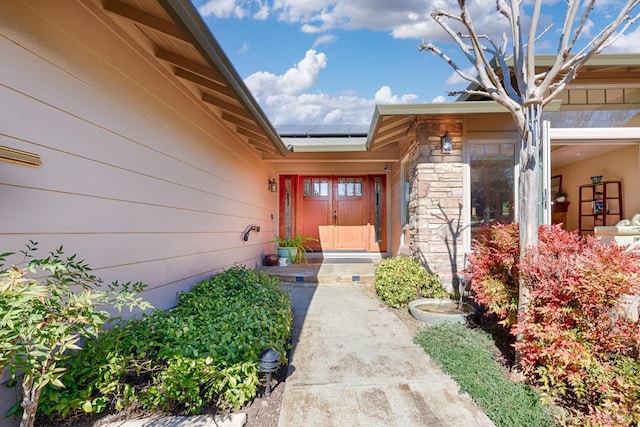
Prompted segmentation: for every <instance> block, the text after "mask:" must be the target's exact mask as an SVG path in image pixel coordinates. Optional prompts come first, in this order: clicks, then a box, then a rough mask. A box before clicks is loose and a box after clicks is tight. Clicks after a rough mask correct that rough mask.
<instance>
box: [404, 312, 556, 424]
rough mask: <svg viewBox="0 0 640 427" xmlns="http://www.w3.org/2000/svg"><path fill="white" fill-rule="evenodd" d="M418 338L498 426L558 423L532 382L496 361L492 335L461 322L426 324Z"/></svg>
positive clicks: (421, 344)
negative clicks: (517, 379) (508, 371)
mask: <svg viewBox="0 0 640 427" xmlns="http://www.w3.org/2000/svg"><path fill="white" fill-rule="evenodd" d="M414 342H415V343H416V344H418V345H420V346H421V347H422V348H423V349H424V350H425V352H427V354H428V355H429V356H430V357H431V358H432V359H433V360H434V361H435V362H437V363H439V364H440V365H441V366H442V367H443V369H444V371H445V372H446V373H447V374H449V375H450V376H451V377H452V378H453V379H454V380H455V381H456V382H457V383H458V384H459V385H460V388H461V389H462V390H463V391H464V392H466V393H468V394H469V395H470V396H471V398H472V399H473V400H474V401H475V402H476V403H477V404H478V406H480V408H482V410H483V411H484V412H485V413H486V414H487V416H488V417H489V418H490V419H491V420H492V421H493V422H494V423H495V425H496V426H497V427H502V426H504V427H514V426H540V427H542V426H555V425H556V423H555V422H554V419H553V417H552V416H551V415H550V414H549V413H548V411H547V410H546V408H545V407H543V405H542V403H541V402H540V395H539V394H538V393H537V392H536V391H535V390H534V389H533V388H532V387H530V386H527V385H524V384H518V383H515V382H513V381H511V380H509V379H508V378H507V377H506V376H505V372H504V368H503V367H502V366H500V365H499V364H498V363H496V361H495V359H494V356H493V354H494V353H493V352H492V348H493V341H492V339H491V337H490V336H489V335H488V334H487V333H485V332H482V331H481V330H477V329H471V328H469V327H467V326H465V325H461V324H442V325H437V326H434V327H430V328H423V329H422V330H421V331H420V332H419V333H418V335H417V336H416V338H415V339H414Z"/></svg>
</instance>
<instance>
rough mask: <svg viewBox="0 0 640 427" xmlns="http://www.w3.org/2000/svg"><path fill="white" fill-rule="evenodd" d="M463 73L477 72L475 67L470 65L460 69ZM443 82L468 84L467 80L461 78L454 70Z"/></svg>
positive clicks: (474, 74) (471, 74) (472, 73)
mask: <svg viewBox="0 0 640 427" xmlns="http://www.w3.org/2000/svg"><path fill="white" fill-rule="evenodd" d="M462 72H463V73H465V74H468V75H470V76H476V75H478V73H477V72H476V69H475V67H473V66H470V67H468V68H465V69H463V70H462ZM444 83H445V84H447V85H461V84H463V85H467V84H469V81H467V80H465V79H463V78H462V77H461V76H460V74H458V73H456V72H455V71H453V72H452V73H451V75H449V77H447V79H446V80H445V81H444Z"/></svg>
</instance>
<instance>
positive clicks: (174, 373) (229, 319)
mask: <svg viewBox="0 0 640 427" xmlns="http://www.w3.org/2000/svg"><path fill="white" fill-rule="evenodd" d="M280 285H281V283H280V281H279V280H278V279H277V278H274V277H270V276H268V275H267V274H265V273H259V272H256V271H253V270H248V269H246V268H244V267H233V268H230V269H228V270H226V271H223V272H221V273H220V274H218V275H216V276H213V277H211V278H209V279H206V280H204V281H202V282H200V283H198V284H197V285H195V286H194V287H193V289H192V290H191V291H189V292H185V293H183V294H181V295H180V297H179V298H178V304H177V306H176V307H175V308H173V309H171V310H169V311H160V310H156V311H154V312H153V313H151V314H150V315H146V316H144V317H142V318H140V319H133V320H130V321H128V322H127V323H125V324H123V325H119V326H118V327H116V328H114V329H112V330H111V331H109V332H108V333H105V334H102V335H101V336H100V337H99V338H98V339H96V340H93V341H91V342H88V343H87V346H86V348H85V349H84V350H83V351H81V352H78V353H77V355H76V356H75V357H73V358H72V359H70V360H69V361H68V362H67V364H66V368H67V372H66V373H65V376H64V377H63V378H62V379H61V380H62V382H63V383H64V384H65V386H66V388H65V389H59V388H47V389H45V395H44V396H43V397H46V404H43V411H42V412H43V413H44V414H45V415H47V416H49V417H65V416H69V415H71V414H74V413H76V412H78V411H84V412H101V411H103V410H104V409H105V408H106V406H107V403H108V404H109V405H111V406H112V407H113V408H114V409H116V410H122V409H125V408H128V407H131V406H132V405H140V406H142V407H143V408H154V409H161V410H164V411H167V412H168V411H170V412H180V413H185V414H197V413H199V412H200V411H201V410H202V408H203V407H204V406H205V405H206V404H208V403H209V402H212V403H215V404H217V405H218V406H220V407H221V408H228V407H233V408H240V407H241V406H242V405H244V404H246V403H247V402H249V401H250V400H251V399H252V398H253V397H254V396H255V395H256V393H257V391H258V385H259V382H258V357H259V355H260V354H261V353H262V352H263V351H264V350H265V349H266V348H268V347H272V348H274V349H275V350H276V351H278V352H279V353H280V354H281V355H283V359H282V361H283V362H284V361H286V358H285V356H284V355H286V351H287V348H288V345H289V340H290V337H291V323H292V312H291V302H290V300H289V295H288V294H287V293H286V292H285V291H284V290H282V289H281V286H280Z"/></svg>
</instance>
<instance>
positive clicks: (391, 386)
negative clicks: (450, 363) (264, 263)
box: [278, 283, 493, 427]
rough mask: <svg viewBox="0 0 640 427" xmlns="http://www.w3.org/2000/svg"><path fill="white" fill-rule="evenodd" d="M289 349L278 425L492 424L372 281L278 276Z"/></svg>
mask: <svg viewBox="0 0 640 427" xmlns="http://www.w3.org/2000/svg"><path fill="white" fill-rule="evenodd" d="M285 289H287V290H288V291H289V292H290V295H291V300H292V305H293V310H294V325H293V343H292V345H293V350H292V356H291V360H290V367H289V377H288V378H287V381H286V383H285V389H284V397H283V402H282V409H281V413H280V420H279V424H278V427H298V426H299V427H302V426H304V427H313V426H322V427H326V426H349V427H354V426H363V427H365V426H372V427H373V426H375V427H382V426H394V427H396V426H403V427H405V426H407V427H408V426H434V427H437V426H451V427H454V426H455V427H461V426H469V427H471V426H493V423H492V422H491V421H490V420H489V419H488V418H487V416H486V415H485V414H484V413H483V412H482V411H481V410H480V409H479V408H478V407H477V406H476V405H475V404H474V403H473V402H472V401H471V399H470V398H469V397H468V396H463V395H460V394H459V393H458V386H457V384H456V383H455V382H454V381H453V380H452V379H451V378H450V377H448V376H446V375H444V374H443V373H442V371H441V370H440V369H439V368H438V367H437V366H435V364H434V363H433V362H432V361H431V360H430V359H429V357H428V356H427V355H426V354H425V352H424V350H423V349H422V348H421V347H419V346H417V345H415V344H413V334H412V333H411V332H410V330H409V328H408V327H407V326H406V325H405V324H404V323H403V322H402V321H401V320H400V319H399V318H398V317H397V316H396V315H394V314H393V313H392V312H391V311H389V310H388V309H386V308H385V307H384V306H383V305H382V303H381V302H380V301H379V300H378V299H377V297H376V295H375V290H374V287H373V286H372V285H365V284H354V283H320V284H314V283H285Z"/></svg>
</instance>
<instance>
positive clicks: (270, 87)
mask: <svg viewBox="0 0 640 427" xmlns="http://www.w3.org/2000/svg"><path fill="white" fill-rule="evenodd" d="M326 66H327V59H326V56H325V54H324V53H321V52H320V53H319V52H316V51H315V50H308V51H307V52H306V54H305V57H304V58H303V59H302V60H301V61H299V62H298V63H297V64H296V65H295V66H293V67H291V68H290V69H288V70H286V71H285V72H284V73H283V74H280V75H276V74H273V73H268V72H264V71H261V72H257V73H254V74H252V75H250V76H249V77H247V78H246V79H245V83H246V84H247V87H248V88H249V89H250V90H251V92H252V93H253V95H254V96H255V98H256V100H257V101H258V103H259V104H260V106H261V107H262V109H263V110H264V111H265V114H266V115H267V117H269V120H270V121H271V122H272V123H273V124H274V125H280V124H296V123H297V124H310V123H326V124H330V123H333V124H336V123H337V124H367V123H369V122H370V121H371V117H372V115H373V110H374V108H375V105H376V104H383V103H385V104H387V103H396V104H397V103H409V102H414V101H415V100H416V99H417V95H414V94H405V95H394V94H393V93H392V92H391V88H390V87H388V86H383V87H382V88H380V89H379V90H378V91H377V92H376V93H375V95H374V98H372V99H367V98H363V97H361V96H358V95H355V94H352V93H349V94H339V95H330V94H326V93H308V91H309V90H311V89H312V88H313V86H314V85H315V83H316V82H317V81H318V75H319V73H320V71H321V70H323V69H324V68H325V67H326Z"/></svg>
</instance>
